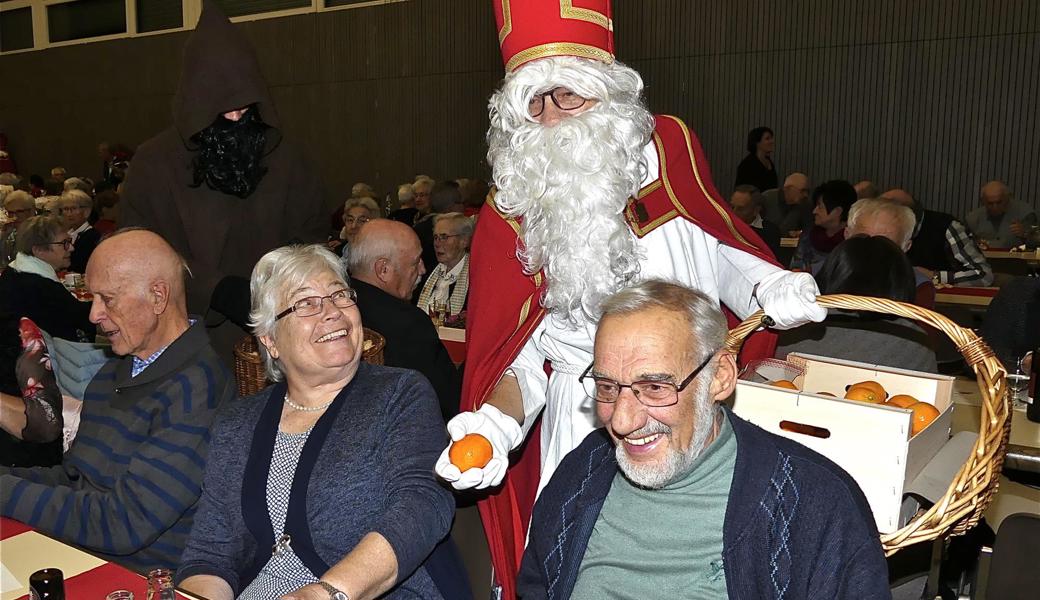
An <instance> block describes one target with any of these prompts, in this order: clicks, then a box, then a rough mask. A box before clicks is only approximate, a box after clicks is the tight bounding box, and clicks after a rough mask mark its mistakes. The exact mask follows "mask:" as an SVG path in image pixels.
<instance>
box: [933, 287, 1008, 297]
mask: <svg viewBox="0 0 1040 600" xmlns="http://www.w3.org/2000/svg"><path fill="white" fill-rule="evenodd" d="M999 291H1000V288H995V287H946V288H939V289H936V290H935V293H936V294H946V295H950V296H979V297H982V298H992V297H994V296H996V295H997V292H999Z"/></svg>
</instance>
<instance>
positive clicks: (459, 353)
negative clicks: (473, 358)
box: [441, 340, 466, 365]
mask: <svg viewBox="0 0 1040 600" xmlns="http://www.w3.org/2000/svg"><path fill="white" fill-rule="evenodd" d="M441 342H443V343H444V347H445V348H447V349H448V354H449V355H450V356H451V360H452V361H453V362H454V363H455V364H456V365H457V364H459V363H461V362H462V361H464V360H466V342H453V341H451V340H441Z"/></svg>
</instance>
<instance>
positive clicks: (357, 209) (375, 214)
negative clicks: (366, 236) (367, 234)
mask: <svg viewBox="0 0 1040 600" xmlns="http://www.w3.org/2000/svg"><path fill="white" fill-rule="evenodd" d="M355 187H357V186H355ZM381 216H383V215H382V212H381V211H380V210H379V205H378V204H376V201H375V200H373V199H372V198H369V197H368V196H363V197H361V198H353V197H352V198H348V199H347V201H346V202H345V203H344V204H343V229H341V230H340V232H339V240H338V241H336V242H333V243H330V244H329V247H330V248H332V249H333V250H335V251H336V252H337V253H339V254H341V255H342V254H345V253H346V249H347V247H348V246H350V242H352V241H354V236H356V235H357V232H358V230H360V229H361V226H362V225H364V224H365V223H368V222H369V221H371V220H372V219H378V218H379V217H381Z"/></svg>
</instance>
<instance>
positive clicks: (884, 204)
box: [846, 198, 917, 251]
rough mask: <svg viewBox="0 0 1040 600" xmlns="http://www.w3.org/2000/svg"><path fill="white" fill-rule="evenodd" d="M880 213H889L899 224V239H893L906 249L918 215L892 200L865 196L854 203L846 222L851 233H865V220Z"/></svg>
mask: <svg viewBox="0 0 1040 600" xmlns="http://www.w3.org/2000/svg"><path fill="white" fill-rule="evenodd" d="M879 213H887V214H888V215H889V216H890V217H892V219H893V220H894V221H895V222H896V224H897V225H898V226H899V239H897V240H892V241H893V242H895V243H896V244H897V245H898V246H899V247H900V248H901V249H902V250H903V251H906V250H907V249H908V248H909V247H910V240H911V238H912V237H913V235H914V227H915V226H916V225H917V217H916V216H915V215H914V211H913V210H912V209H911V208H909V207H907V206H903V205H902V204H898V203H896V202H893V201H891V200H885V199H883V198H863V199H862V200H857V201H856V202H855V203H853V205H852V206H851V207H850V208H849V219H848V222H847V224H846V227H847V228H848V230H849V233H850V235H857V234H860V233H863V232H862V231H861V227H863V223H864V221H865V220H869V219H873V218H874V217H875V216H876V215H877V214H879Z"/></svg>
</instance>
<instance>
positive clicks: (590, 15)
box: [502, 0, 614, 31]
mask: <svg viewBox="0 0 1040 600" xmlns="http://www.w3.org/2000/svg"><path fill="white" fill-rule="evenodd" d="M508 1H509V0H504V2H508ZM502 14H503V15H504V14H505V12H504V11H503V13H502ZM560 18H561V19H575V20H578V21H585V22H588V23H592V24H594V25H599V26H600V27H602V28H603V29H606V30H607V31H614V22H613V21H611V20H610V18H609V17H607V15H605V14H603V13H601V12H599V11H596V10H593V9H591V8H574V0H560ZM503 20H504V19H503Z"/></svg>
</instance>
